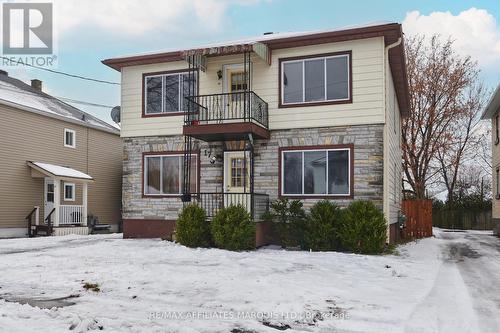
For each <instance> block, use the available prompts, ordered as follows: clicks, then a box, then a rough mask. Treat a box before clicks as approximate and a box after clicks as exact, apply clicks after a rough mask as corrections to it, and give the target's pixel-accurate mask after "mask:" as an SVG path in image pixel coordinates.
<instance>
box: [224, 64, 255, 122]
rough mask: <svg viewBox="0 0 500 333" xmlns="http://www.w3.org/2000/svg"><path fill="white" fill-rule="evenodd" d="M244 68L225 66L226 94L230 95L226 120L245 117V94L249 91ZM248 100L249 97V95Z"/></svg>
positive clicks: (226, 103) (241, 66)
mask: <svg viewBox="0 0 500 333" xmlns="http://www.w3.org/2000/svg"><path fill="white" fill-rule="evenodd" d="M247 89H248V87H247V83H246V79H245V70H244V66H243V65H241V64H238V65H226V66H224V92H225V93H230V95H228V96H227V97H226V101H225V105H226V109H225V115H224V119H239V120H241V119H242V118H243V117H244V110H245V109H244V107H245V94H244V92H245V91H247ZM246 98H247V99H248V98H249V96H248V95H247V96H246Z"/></svg>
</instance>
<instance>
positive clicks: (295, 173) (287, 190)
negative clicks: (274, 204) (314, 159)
mask: <svg viewBox="0 0 500 333" xmlns="http://www.w3.org/2000/svg"><path fill="white" fill-rule="evenodd" d="M282 181H283V192H284V194H302V153H301V152H285V153H283V179H282Z"/></svg>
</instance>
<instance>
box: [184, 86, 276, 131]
mask: <svg viewBox="0 0 500 333" xmlns="http://www.w3.org/2000/svg"><path fill="white" fill-rule="evenodd" d="M186 102H187V103H188V110H189V111H188V112H186V113H185V117H184V124H185V125H197V124H222V123H224V122H256V123H257V124H259V125H261V126H263V127H265V128H267V127H268V123H269V122H268V106H267V103H266V102H264V101H263V100H262V98H260V97H259V95H257V94H256V93H254V92H253V91H245V92H235V93H223V94H212V95H198V96H189V97H186Z"/></svg>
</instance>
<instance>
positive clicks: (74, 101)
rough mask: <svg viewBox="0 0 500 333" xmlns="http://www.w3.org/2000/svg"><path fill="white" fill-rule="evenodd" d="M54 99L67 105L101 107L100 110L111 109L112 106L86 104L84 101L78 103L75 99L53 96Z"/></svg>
mask: <svg viewBox="0 0 500 333" xmlns="http://www.w3.org/2000/svg"><path fill="white" fill-rule="evenodd" d="M54 97H55V98H58V99H60V100H62V101H64V102H67V103H75V104H82V105H88V106H96V107H101V108H106V109H112V108H113V107H114V106H111V105H105V104H98V103H93V102H86V101H79V100H77V99H72V98H66V97H58V96H54Z"/></svg>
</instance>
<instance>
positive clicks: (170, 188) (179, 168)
mask: <svg viewBox="0 0 500 333" xmlns="http://www.w3.org/2000/svg"><path fill="white" fill-rule="evenodd" d="M183 164H184V155H183V154H161V153H159V154H157V155H156V154H155V155H145V156H144V195H152V196H154V195H180V194H182V184H183V174H184V168H183ZM197 182H198V157H197V155H194V154H192V155H191V172H190V184H191V193H195V192H196V189H197Z"/></svg>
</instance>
